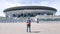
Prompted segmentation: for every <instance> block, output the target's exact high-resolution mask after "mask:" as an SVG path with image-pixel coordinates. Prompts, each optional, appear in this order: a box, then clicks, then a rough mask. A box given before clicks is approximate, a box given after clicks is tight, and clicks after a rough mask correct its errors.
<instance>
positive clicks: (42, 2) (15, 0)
mask: <svg viewBox="0 0 60 34" xmlns="http://www.w3.org/2000/svg"><path fill="white" fill-rule="evenodd" d="M26 5H28V6H29V5H36V6H49V7H53V8H56V9H57V12H56V15H60V0H0V16H5V14H4V13H3V10H4V9H6V8H9V7H14V6H26Z"/></svg>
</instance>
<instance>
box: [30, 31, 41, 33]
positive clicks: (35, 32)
mask: <svg viewBox="0 0 60 34" xmlns="http://www.w3.org/2000/svg"><path fill="white" fill-rule="evenodd" d="M31 33H40V31H31Z"/></svg>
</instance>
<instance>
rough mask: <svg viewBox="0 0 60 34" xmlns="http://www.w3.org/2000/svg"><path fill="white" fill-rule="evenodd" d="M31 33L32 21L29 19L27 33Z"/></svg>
mask: <svg viewBox="0 0 60 34" xmlns="http://www.w3.org/2000/svg"><path fill="white" fill-rule="evenodd" d="M28 31H29V32H31V20H30V18H28V20H27V32H28Z"/></svg>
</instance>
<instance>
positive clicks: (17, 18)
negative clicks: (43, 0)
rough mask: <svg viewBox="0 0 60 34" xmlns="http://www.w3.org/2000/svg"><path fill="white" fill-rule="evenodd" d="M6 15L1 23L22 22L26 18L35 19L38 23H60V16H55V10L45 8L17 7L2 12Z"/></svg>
mask: <svg viewBox="0 0 60 34" xmlns="http://www.w3.org/2000/svg"><path fill="white" fill-rule="evenodd" d="M3 12H4V13H5V15H6V17H4V19H5V20H4V19H1V21H2V20H3V21H5V22H6V21H7V22H21V21H22V22H24V21H25V20H26V19H27V17H31V19H32V21H35V18H36V19H37V18H38V19H39V21H60V16H56V15H55V13H56V12H57V9H55V8H52V7H47V6H18V7H11V8H7V9H5V10H4V11H3Z"/></svg>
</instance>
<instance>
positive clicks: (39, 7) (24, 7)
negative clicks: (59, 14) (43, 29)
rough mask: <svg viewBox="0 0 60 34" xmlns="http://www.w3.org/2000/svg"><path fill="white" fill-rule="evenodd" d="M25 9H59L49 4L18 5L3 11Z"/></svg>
mask: <svg viewBox="0 0 60 34" xmlns="http://www.w3.org/2000/svg"><path fill="white" fill-rule="evenodd" d="M25 9H42V10H53V11H57V10H56V9H55V8H52V7H47V6H17V7H11V8H7V9H5V10H4V11H3V12H8V11H14V10H25Z"/></svg>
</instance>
